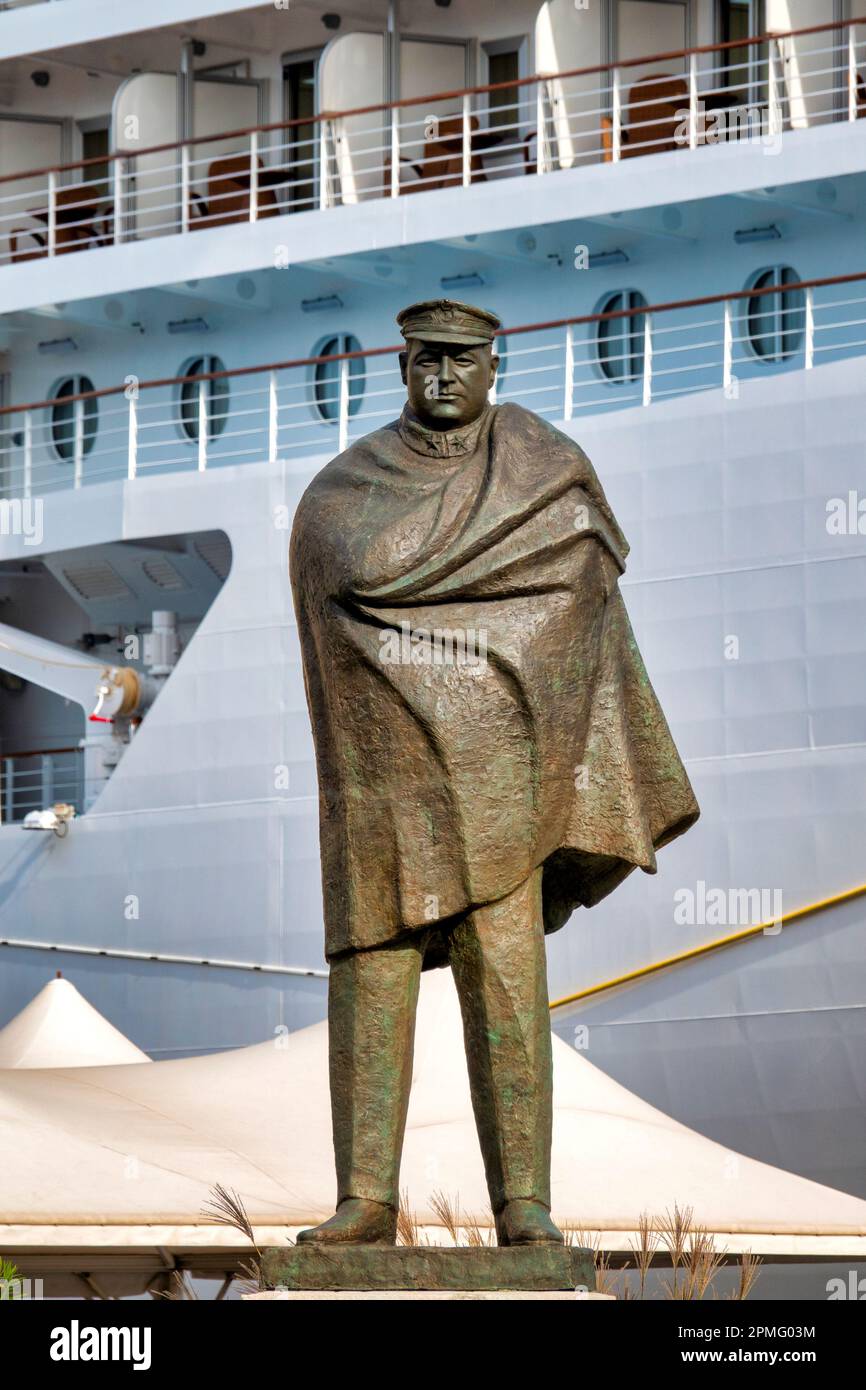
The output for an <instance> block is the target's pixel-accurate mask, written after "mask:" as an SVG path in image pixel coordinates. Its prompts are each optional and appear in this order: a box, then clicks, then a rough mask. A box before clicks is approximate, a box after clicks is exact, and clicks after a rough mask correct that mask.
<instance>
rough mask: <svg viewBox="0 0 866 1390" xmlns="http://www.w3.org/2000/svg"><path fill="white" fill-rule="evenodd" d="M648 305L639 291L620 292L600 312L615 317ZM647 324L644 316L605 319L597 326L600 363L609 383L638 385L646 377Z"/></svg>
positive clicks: (605, 301) (606, 301)
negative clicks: (637, 381) (644, 344)
mask: <svg viewBox="0 0 866 1390" xmlns="http://www.w3.org/2000/svg"><path fill="white" fill-rule="evenodd" d="M645 305H646V300H645V299H644V297H643V295H642V294H641V292H640V290H617V292H616V293H615V294H611V295H608V296H607V298H606V299H605V300H603V302H602V304H601V307H600V309H599V310H598V312H599V313H600V314H616V313H620V312H622V310H623V309H642V308H644V307H645ZM644 324H645V318H644V315H643V314H632V315H631V316H630V317H629V318H621V319H605V320H603V321H602V322H601V323H600V324H599V325H598V363H599V366H600V367H601V370H602V371H603V372H604V375H605V376H606V377H607V379H608V381H617V382H625V381H636V380H637V378H638V377H641V376H643V340H644Z"/></svg>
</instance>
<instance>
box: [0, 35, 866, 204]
mask: <svg viewBox="0 0 866 1390" xmlns="http://www.w3.org/2000/svg"><path fill="white" fill-rule="evenodd" d="M858 24H866V15H861V16H859V17H857V18H853V19H841V20H836V21H835V22H834V23H832V24H812V25H809V26H808V27H806V28H803V29H785V30H777V31H773V32H767V33H764V34H757V35H755V36H753V37H752V38H743V39H726V40H725V41H724V42H721V43H711V44H700V45H696V46H693V47H691V48H677V49H671V50H669V51H667V52H665V53H648V54H646V55H645V56H644V57H641V58H623V59H620V60H619V61H617V62H614V63H596V64H593V65H592V66H591V67H582V68H566V69H563V70H561V71H557V72H537V73H531V74H530V75H529V76H528V77H518V78H514V79H513V80H507V81H504V82H492V83H487V84H486V85H479V86H474V87H455V88H453V89H452V90H449V91H445V92H432V93H429V94H428V95H427V96H423V97H401V98H399V99H397V100H395V101H383V102H376V103H374V104H373V105H371V106H353V107H347V108H345V109H341V110H334V111H318V112H316V113H315V114H313V115H310V116H296V117H293V118H291V119H288V120H282V121H268V122H266V123H264V124H262V125H251V126H238V127H236V128H235V129H232V130H223V131H218V132H216V133H215V134H212V135H189V136H186V137H185V138H184V139H183V140H172V141H167V142H166V143H164V144H161V145H148V146H145V147H144V148H142V149H135V150H111V151H109V152H108V153H106V154H102V155H93V156H91V157H89V158H88V159H78V160H74V161H72V162H71V163H67V164H47V165H45V166H44V167H43V168H41V169H23V170H21V171H20V172H19V173H16V174H3V175H0V184H2V183H8V182H10V181H12V180H15V179H24V178H36V177H38V176H40V175H42V174H51V173H55V174H61V173H67V172H69V171H71V170H73V169H83V168H85V167H87V166H88V165H97V164H101V165H105V164H106V163H109V162H110V161H112V160H116V159H128V158H130V157H133V158H138V156H140V155H146V154H162V153H163V152H164V151H166V150H180V149H183V148H189V147H191V146H194V145H206V144H211V143H214V142H216V141H218V140H233V139H240V138H241V137H243V136H247V135H253V134H266V133H267V132H269V131H272V130H290V129H293V128H294V127H298V126H305V125H306V126H309V125H317V124H320V123H321V122H323V121H334V120H346V119H348V118H349V117H352V116H367V115H372V114H373V113H374V112H376V111H399V110H403V109H405V108H406V107H410V106H423V105H425V104H430V103H432V102H437V101H453V100H456V99H457V98H458V97H459V98H462V97H471V96H484V95H485V94H486V93H488V92H496V91H500V90H511V91H513V90H514V88H515V87H528V86H531V85H533V84H534V83H537V82H551V81H556V80H557V79H559V80H563V79H566V78H569V77H591V76H592V75H593V74H595V73H607V72H615V71H617V70H618V69H619V68H634V67H642V66H644V65H646V64H648V63H663V62H671V61H673V60H674V59H680V58H690V57H693V56H694V57H699V56H701V55H703V54H707V53H723V52H726V51H727V50H728V49H741V48H751V47H756V46H759V45H761V44H763V43H769V42H771V41H775V42H778V41H779V40H780V39H793V38H800V37H803V36H804V35H806V34H822V33H831V32H833V31H836V30H843V29H845V30H850V29H852V28H854V27H855V26H856V25H858ZM659 76H661V74H659Z"/></svg>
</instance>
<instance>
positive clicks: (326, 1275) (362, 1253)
mask: <svg viewBox="0 0 866 1390" xmlns="http://www.w3.org/2000/svg"><path fill="white" fill-rule="evenodd" d="M262 1283H263V1286H264V1287H265V1288H266V1289H277V1288H280V1289H321V1290H322V1291H324V1290H326V1289H343V1290H352V1289H378V1290H380V1291H381V1292H383V1293H384V1292H385V1291H387V1290H389V1289H415V1290H417V1291H418V1292H419V1293H422V1292H424V1291H431V1290H439V1289H453V1290H455V1291H457V1290H464V1291H467V1292H476V1293H481V1292H483V1293H488V1292H492V1291H494V1290H497V1289H509V1290H518V1291H521V1292H541V1293H544V1292H546V1293H553V1292H558V1291H560V1290H567V1289H574V1290H578V1289H579V1290H582V1291H585V1292H586V1293H594V1292H595V1262H594V1259H593V1254H592V1251H591V1250H583V1249H579V1248H577V1247H576V1246H574V1247H570V1248H569V1247H567V1246H561V1245H535V1246H523V1247H522V1248H520V1247H518V1246H515V1247H513V1248H512V1249H510V1250H495V1249H494V1250H490V1249H484V1248H475V1247H473V1248H472V1249H468V1248H463V1249H450V1248H445V1247H442V1246H425V1245H421V1246H400V1247H398V1248H397V1249H387V1248H383V1247H381V1246H372V1245H342V1246H340V1247H338V1248H334V1247H330V1248H326V1247H324V1246H321V1245H296V1246H293V1247H290V1248H289V1249H288V1250H268V1251H266V1252H265V1256H264V1259H263V1261H262Z"/></svg>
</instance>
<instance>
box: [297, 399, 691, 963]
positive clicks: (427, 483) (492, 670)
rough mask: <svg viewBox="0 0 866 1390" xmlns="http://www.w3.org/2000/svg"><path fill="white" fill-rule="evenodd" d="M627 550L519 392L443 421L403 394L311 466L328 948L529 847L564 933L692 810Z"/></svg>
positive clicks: (504, 885) (464, 886)
mask: <svg viewBox="0 0 866 1390" xmlns="http://www.w3.org/2000/svg"><path fill="white" fill-rule="evenodd" d="M627 550H628V547H627V544H626V541H625V538H624V537H623V535H622V532H621V531H620V529H619V526H618V525H617V523H616V520H615V518H614V516H613V513H612V512H611V510H610V507H609V506H608V503H607V500H606V498H605V496H604V493H603V492H602V489H601V486H600V484H599V482H598V479H597V477H596V475H595V472H594V470H593V468H592V465H591V464H590V462H589V460H588V459H587V457H586V455H585V454H584V453H583V451H582V450H581V449H580V448H578V446H577V445H576V444H575V443H574V442H573V441H572V440H571V439H569V438H567V437H566V436H565V435H563V434H561V433H560V432H559V431H558V430H556V429H554V428H553V427H552V426H551V425H548V424H547V423H546V422H545V421H543V420H541V419H540V418H539V417H538V416H536V415H533V414H531V413H530V412H529V411H527V410H523V409H522V408H521V407H519V406H516V405H503V406H498V407H497V406H490V407H488V408H487V409H486V410H485V412H484V414H483V415H482V417H481V418H480V420H478V421H476V422H475V423H474V424H473V425H471V426H468V427H466V428H464V429H462V430H456V431H453V432H452V433H450V434H444V435H437V434H436V433H435V432H433V431H428V430H425V429H424V427H423V426H421V425H420V424H419V422H417V421H416V420H415V419H414V417H413V416H412V415H411V414H410V413H409V412H408V410H407V411H404V414H403V416H401V418H400V420H398V421H395V422H394V423H392V424H390V425H388V426H386V427H385V428H384V429H381V430H377V431H376V432H375V433H373V434H370V435H367V436H366V438H364V439H361V440H359V441H358V443H356V444H353V445H352V446H351V448H349V449H347V450H346V452H345V453H343V454H341V455H340V456H339V457H338V458H335V459H334V460H333V461H332V462H331V463H329V464H328V465H327V466H326V467H325V468H324V469H323V470H322V471H321V473H319V474H318V476H317V477H316V478H315V479H314V480H313V482H312V483H311V484H310V486H309V487H308V488H307V491H306V492H305V493H304V496H303V498H302V499H301V502H300V505H299V507H298V511H297V515H296V517H295V523H294V529H293V533H292V542H291V575H292V586H293V589H294V597H295V607H296V611H297V617H298V626H299V630H300V638H301V647H302V652H303V661H304V673H305V681H306V688H307V699H308V703H309V707H310V715H311V718H312V725H313V734H314V738H315V745H316V757H317V764H318V775H319V802H320V835H321V854H322V878H323V886H324V903H325V945H326V953H327V955H328V956H329V957H330V956H333V955H335V954H338V953H340V952H342V951H345V950H348V949H357V948H365V947H370V946H376V945H380V944H382V943H384V942H388V941H392V940H394V939H396V938H397V937H399V936H401V935H403V934H405V933H407V932H411V931H415V930H418V929H421V928H426V927H429V926H430V925H431V924H433V923H444V924H447V922H448V919H450V918H454V917H455V916H456V915H458V914H461V913H465V912H466V911H467V910H470V909H471V908H473V907H476V906H480V905H483V904H486V903H490V902H495V901H496V900H497V899H499V898H502V897H504V896H505V895H506V894H508V893H510V892H512V891H513V890H514V889H515V888H516V887H517V886H518V885H519V884H520V883H522V882H523V881H524V880H525V879H526V878H527V876H528V875H529V874H530V873H532V871H533V870H534V869H536V868H538V867H539V866H543V877H542V883H543V897H544V918H545V929H546V930H547V931H554V930H556V929H557V928H558V927H561V926H562V925H563V924H564V922H565V921H566V920H567V918H568V917H569V915H570V914H571V912H572V911H573V909H574V908H575V907H577V906H578V905H581V904H583V905H585V906H589V905H591V904H593V903H597V902H598V901H599V900H600V899H601V898H603V897H604V896H605V895H606V894H607V893H609V892H610V891H611V890H612V889H613V888H614V887H616V885H617V884H618V883H620V882H621V881H622V880H623V879H624V878H625V877H626V875H627V874H629V873H630V872H631V871H632V869H634V868H636V867H640V868H642V869H644V870H645V871H646V872H648V873H653V872H655V867H656V860H655V850H656V849H658V847H659V846H660V845H663V844H665V843H666V842H667V841H669V840H671V839H673V838H674V836H676V835H679V834H681V833H682V832H683V831H684V830H686V829H687V828H688V827H689V826H690V825H691V824H692V823H693V821H695V820H696V818H697V816H698V807H697V803H696V801H695V798H694V795H693V793H692V789H691V786H690V784H689V780H688V777H687V776H686V773H685V770H684V768H683V766H682V763H681V762H680V758H679V756H678V754H677V750H676V747H675V746H674V743H673V740H672V738H671V735H670V731H669V729H668V726H667V723H666V722H665V718H664V715H663V714H662V711H661V708H660V706H659V704H658V701H657V699H656V696H655V694H654V692H653V689H652V687H651V685H650V683H649V679H648V677H647V673H646V670H645V668H644V665H643V662H642V660H641V656H640V653H639V651H638V649H637V645H636V643H635V640H634V636H633V634H632V631H631V626H630V624H629V620H628V615H627V614H626V611H625V606H624V604H623V601H622V598H621V596H620V593H619V588H618V579H619V575H620V573H621V572H622V570H623V569H624V566H625V556H626V553H627ZM437 634H440V635H439V636H437ZM448 634H451V636H450V637H449V636H448ZM461 637H462V640H463V642H464V643H465V647H461V646H460V640H461ZM485 649H486V650H485ZM461 655H463V656H468V658H469V659H468V660H466V659H464V660H461V659H460V658H461ZM472 658H475V660H473V659H472ZM428 963H436V962H435V961H428Z"/></svg>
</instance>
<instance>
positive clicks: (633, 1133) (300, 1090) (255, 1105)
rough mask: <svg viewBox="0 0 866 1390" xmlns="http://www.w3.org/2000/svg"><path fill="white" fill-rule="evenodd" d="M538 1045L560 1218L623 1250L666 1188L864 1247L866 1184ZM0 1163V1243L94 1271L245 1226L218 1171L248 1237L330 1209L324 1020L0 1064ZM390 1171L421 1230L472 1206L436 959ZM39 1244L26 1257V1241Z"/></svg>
mask: <svg viewBox="0 0 866 1390" xmlns="http://www.w3.org/2000/svg"><path fill="white" fill-rule="evenodd" d="M553 1046H554V1100H555V1118H554V1139H553V1214H554V1216H555V1218H556V1219H557V1220H558V1221H559V1222H560V1223H561V1224H570V1225H571V1226H573V1227H575V1228H578V1229H580V1230H583V1231H593V1232H600V1233H601V1235H602V1246H603V1248H606V1249H617V1248H619V1249H622V1248H626V1247H627V1242H628V1239H629V1237H630V1236H631V1233H633V1232H634V1230H635V1228H636V1226H637V1223H638V1220H639V1218H640V1216H641V1214H642V1213H643V1212H647V1213H649V1214H650V1215H658V1216H661V1215H663V1214H664V1213H665V1211H666V1210H672V1209H673V1206H674V1203H678V1204H679V1206H680V1207H681V1208H682V1207H686V1206H691V1207H693V1208H694V1215H695V1220H696V1222H698V1223H700V1224H702V1225H705V1226H707V1227H708V1228H709V1229H710V1230H711V1231H712V1232H714V1233H716V1235H717V1236H718V1237H720V1238H721V1239H720V1243H721V1244H723V1245H725V1246H726V1247H727V1249H728V1251H729V1252H730V1253H733V1252H734V1251H737V1250H740V1249H753V1250H755V1251H756V1252H758V1253H764V1254H768V1255H772V1254H773V1253H779V1254H787V1255H791V1254H800V1255H803V1256H808V1255H812V1256H815V1255H820V1254H824V1255H830V1254H837V1255H838V1254H857V1253H859V1254H860V1255H863V1254H866V1202H864V1201H861V1200H859V1199H857V1198H855V1197H851V1196H848V1195H847V1194H845V1193H842V1192H837V1191H835V1190H833V1189H832V1188H828V1187H823V1186H820V1185H819V1184H817V1183H813V1182H809V1181H807V1180H805V1179H803V1178H799V1177H796V1176H794V1175H793V1174H791V1173H786V1172H783V1171H782V1170H781V1169H778V1168H772V1167H769V1166H768V1165H766V1164H763V1163H758V1162H755V1161H754V1160H752V1159H749V1158H745V1157H743V1156H742V1155H739V1154H736V1153H733V1152H732V1151H730V1150H728V1149H725V1148H723V1147H722V1146H721V1145H719V1144H715V1143H713V1142H711V1141H710V1140H708V1139H704V1138H702V1137H701V1136H700V1135H699V1134H696V1133H695V1132H694V1131H693V1130H689V1129H687V1128H686V1127H685V1126H684V1125H681V1124H678V1123H677V1122H676V1121H674V1120H672V1119H669V1118H668V1117H667V1116H666V1115H663V1114H662V1113H661V1112H660V1111H658V1110H655V1109H653V1107H652V1106H650V1105H646V1104H645V1103H644V1102H643V1101H641V1100H639V1099H638V1098H637V1097H636V1096H634V1095H632V1094H631V1093H630V1092H629V1091H627V1090H625V1089H624V1087H622V1086H620V1085H618V1084H617V1082H615V1081H612V1080H611V1079H610V1077H608V1076H607V1075H605V1073H603V1072H601V1071H599V1070H598V1069H597V1068H596V1067H594V1066H593V1065H592V1064H591V1063H590V1062H588V1061H587V1060H586V1059H585V1058H584V1057H582V1056H580V1054H579V1053H577V1052H576V1051H574V1050H572V1049H571V1048H570V1047H568V1046H567V1045H566V1044H565V1043H564V1042H562V1041H561V1040H560V1039H557V1038H554V1043H553ZM0 1171H2V1172H3V1174H4V1181H3V1202H2V1218H3V1221H4V1222H5V1225H3V1226H0V1250H2V1252H3V1253H4V1254H5V1255H7V1256H9V1257H13V1258H14V1257H15V1255H16V1254H17V1255H18V1257H19V1263H20V1264H21V1266H22V1268H27V1269H29V1270H31V1271H33V1272H37V1273H38V1272H39V1268H40V1267H44V1268H45V1269H46V1270H47V1269H49V1268H57V1267H58V1264H57V1259H58V1256H59V1255H60V1254H61V1252H63V1255H64V1264H63V1267H65V1268H67V1269H72V1268H77V1266H76V1264H75V1260H76V1259H79V1263H80V1258H79V1256H80V1253H81V1252H89V1254H88V1255H87V1265H86V1268H87V1269H88V1270H91V1271H92V1270H94V1269H99V1268H100V1265H99V1262H98V1260H97V1259H96V1258H95V1257H96V1255H97V1253H98V1252H101V1253H102V1257H103V1259H104V1260H105V1261H106V1262H107V1263H106V1265H105V1267H106V1268H112V1269H116V1268H119V1267H121V1266H120V1265H118V1263H117V1261H118V1260H121V1257H122V1256H132V1255H134V1254H137V1255H138V1256H139V1258H140V1259H142V1260H143V1261H144V1264H139V1265H137V1266H136V1267H137V1268H144V1267H145V1266H146V1260H147V1258H152V1259H153V1261H154V1262H155V1263H154V1265H153V1267H154V1268H157V1267H158V1266H159V1259H158V1258H157V1252H160V1257H162V1252H164V1251H174V1252H176V1253H181V1252H184V1251H185V1252H198V1254H197V1256H196V1258H195V1259H194V1260H193V1263H194V1265H195V1266H197V1267H198V1268H199V1269H203V1268H205V1267H208V1268H210V1267H212V1268H214V1269H215V1270H216V1269H219V1268H220V1267H221V1266H220V1263H219V1259H220V1257H221V1258H222V1259H223V1265H225V1263H226V1261H225V1255H224V1253H223V1254H222V1256H220V1254H219V1252H227V1251H229V1250H231V1249H234V1250H235V1251H236V1250H237V1249H238V1248H239V1247H242V1246H244V1245H245V1242H244V1240H243V1238H242V1237H241V1236H240V1235H235V1234H234V1233H233V1232H231V1231H227V1230H226V1229H224V1228H221V1227H215V1226H213V1225H210V1224H208V1223H207V1222H205V1221H203V1219H202V1207H203V1205H204V1204H205V1202H206V1201H207V1200H208V1198H209V1196H210V1194H211V1189H212V1187H213V1185H214V1184H216V1183H221V1184H222V1185H223V1186H224V1187H226V1188H229V1189H234V1190H236V1191H237V1192H238V1193H239V1194H240V1196H241V1197H242V1199H243V1201H244V1203H245V1206H246V1208H247V1211H248V1213H249V1216H250V1218H251V1220H252V1222H253V1224H254V1226H255V1227H256V1228H257V1234H258V1239H259V1243H260V1244H275V1243H282V1242H283V1241H284V1240H285V1239H286V1238H287V1237H288V1236H289V1235H291V1234H293V1233H294V1231H295V1230H296V1229H297V1228H298V1226H301V1225H307V1224H309V1223H311V1222H315V1221H317V1220H320V1219H321V1218H323V1217H325V1216H327V1215H328V1214H329V1213H330V1212H331V1211H332V1210H333V1201H334V1177H333V1157H332V1148H331V1122H330V1112H329V1103H328V1072H327V1029H326V1025H325V1024H324V1023H321V1024H316V1025H314V1026H313V1027H311V1028H306V1029H303V1030H302V1031H300V1032H297V1033H294V1034H290V1035H288V1036H284V1037H281V1038H278V1039H276V1040H274V1041H273V1042H267V1043H262V1044H259V1045H258V1046H255V1047H247V1048H241V1049H239V1050H237V1051H233V1052H225V1053H219V1054H216V1055H211V1056H207V1057H195V1058H190V1059H184V1060H180V1061H168V1062H154V1063H151V1065H150V1066H147V1067H143V1066H107V1067H89V1068H88V1069H87V1070H82V1069H79V1068H69V1067H64V1068H62V1069H60V1068H56V1067H55V1068H50V1069H46V1070H44V1071H33V1070H30V1071H27V1072H24V1071H21V1070H12V1071H6V1072H0ZM401 1185H402V1187H403V1188H404V1189H405V1190H406V1191H407V1192H408V1199H409V1206H410V1209H412V1210H413V1211H414V1212H415V1213H416V1214H417V1216H418V1218H419V1220H420V1221H421V1222H422V1224H425V1225H427V1227H428V1229H429V1228H430V1227H435V1226H436V1223H437V1217H436V1214H435V1212H434V1211H433V1209H432V1207H431V1197H432V1196H433V1194H435V1193H436V1192H444V1193H446V1194H447V1195H448V1196H449V1197H450V1198H451V1199H452V1201H453V1202H456V1201H458V1200H459V1204H460V1209H461V1211H463V1212H464V1213H466V1214H468V1215H473V1216H475V1217H478V1218H481V1220H482V1222H483V1221H485V1220H486V1213H487V1193H486V1188H485V1185H484V1176H483V1169H482V1165H481V1158H480V1154H479V1150H478V1141H477V1138H476V1135H475V1126H474V1121H473V1117H472V1111H471V1105H470V1098H469V1088H468V1081H467V1077H466V1065H465V1059H464V1057H463V1045H462V1033H461V1025H460V1017H459V1010H458V1006H457V1000H456V995H455V992H454V987H453V983H452V981H451V975H450V972H448V971H442V970H437V971H434V972H432V973H431V974H429V975H427V976H425V978H424V982H423V985H422V991H421V1004H420V1008H419V1019H418V1036H417V1045H416V1056H415V1069H414V1077H413V1084H412V1098H411V1104H410V1108H409V1122H408V1128H407V1134H406V1143H405V1150H404V1158H403V1169H402V1179H401ZM439 1235H440V1236H441V1235H442V1232H441V1229H440V1231H439ZM431 1238H433V1239H436V1233H435V1231H434V1232H431ZM39 1251H41V1252H43V1257H44V1258H43V1262H42V1265H41V1266H40V1260H39V1258H38V1257H37V1258H36V1261H35V1263H34V1259H32V1258H29V1257H28V1252H30V1255H34V1254H35V1252H39ZM74 1252H77V1253H74ZM147 1252H150V1255H149V1256H148V1253H147ZM207 1257H209V1258H210V1261H211V1264H208V1263H207ZM112 1260H113V1261H115V1263H114V1264H112V1263H111V1262H112ZM121 1264H122V1260H121Z"/></svg>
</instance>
